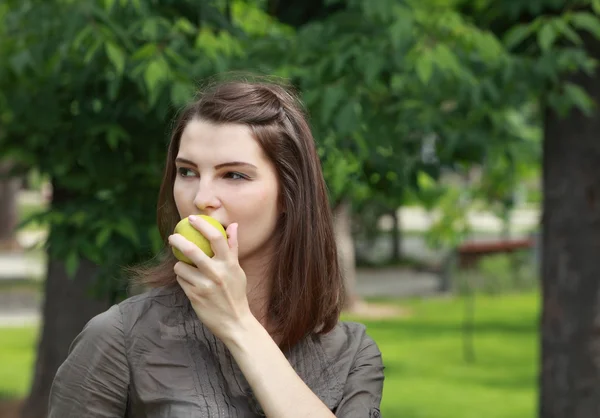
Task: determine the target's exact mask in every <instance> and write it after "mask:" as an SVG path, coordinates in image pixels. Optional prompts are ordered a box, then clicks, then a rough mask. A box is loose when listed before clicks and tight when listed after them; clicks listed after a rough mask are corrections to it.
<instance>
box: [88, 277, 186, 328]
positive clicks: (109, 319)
mask: <svg viewBox="0 0 600 418" xmlns="http://www.w3.org/2000/svg"><path fill="white" fill-rule="evenodd" d="M176 306H182V302H181V298H180V295H179V292H178V291H177V289H175V288H173V289H170V288H156V289H152V290H148V291H146V292H144V293H141V294H138V295H135V296H131V297H129V298H127V299H125V300H123V301H121V302H120V303H118V304H115V305H113V306H111V307H110V308H109V309H107V310H106V311H104V312H102V313H100V314H98V315H96V316H94V317H92V318H91V319H90V320H89V321H88V322H87V324H86V325H85V326H84V328H83V330H82V335H81V337H83V336H85V338H86V339H88V340H90V339H91V340H95V339H107V340H110V339H111V338H120V339H121V340H122V339H123V338H124V336H126V335H127V334H129V333H130V332H131V330H132V328H133V326H134V325H135V324H136V323H138V322H139V321H140V319H141V318H143V317H145V316H146V315H152V314H153V313H155V312H157V311H164V310H167V311H168V310H169V309H171V308H174V307H176Z"/></svg>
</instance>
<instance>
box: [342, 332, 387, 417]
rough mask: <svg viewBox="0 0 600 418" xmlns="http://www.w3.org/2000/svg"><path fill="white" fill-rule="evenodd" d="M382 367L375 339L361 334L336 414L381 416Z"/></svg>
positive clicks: (345, 415) (343, 415)
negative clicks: (360, 340) (359, 343)
mask: <svg viewBox="0 0 600 418" xmlns="http://www.w3.org/2000/svg"><path fill="white" fill-rule="evenodd" d="M383 370H384V366H383V360H382V356H381V351H379V348H378V347H377V344H376V343H375V341H373V340H372V339H371V338H370V337H369V336H368V335H366V334H363V338H362V342H361V345H360V348H359V350H358V353H357V354H356V357H355V360H354V364H353V365H352V367H351V369H350V373H349V375H348V378H347V380H346V384H345V386H344V391H343V395H342V399H341V401H340V404H339V405H338V407H337V408H336V411H335V416H336V417H340V418H380V417H381V412H380V410H379V408H380V403H381V396H382V392H383V380H384V375H383Z"/></svg>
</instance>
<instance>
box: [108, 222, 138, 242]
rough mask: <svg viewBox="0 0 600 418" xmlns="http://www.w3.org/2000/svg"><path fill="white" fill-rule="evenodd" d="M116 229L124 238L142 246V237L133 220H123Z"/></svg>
mask: <svg viewBox="0 0 600 418" xmlns="http://www.w3.org/2000/svg"><path fill="white" fill-rule="evenodd" d="M114 229H115V230H116V231H117V232H118V233H119V234H121V236H123V237H124V238H128V239H129V240H130V241H131V242H132V243H133V244H134V245H140V237H139V236H138V232H137V230H136V228H135V225H134V224H133V222H132V221H131V219H128V218H122V219H121V220H120V222H119V223H117V224H116V225H115V226H114Z"/></svg>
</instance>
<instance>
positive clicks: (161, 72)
mask: <svg viewBox="0 0 600 418" xmlns="http://www.w3.org/2000/svg"><path fill="white" fill-rule="evenodd" d="M168 72H169V67H168V66H167V64H166V63H165V61H164V60H163V59H157V60H155V61H152V62H151V63H150V64H149V65H148V67H146V71H145V72H144V80H145V81H146V86H147V87H148V91H149V92H150V94H155V93H156V89H157V87H158V84H159V83H160V82H161V81H162V80H164V79H166V78H167V76H168Z"/></svg>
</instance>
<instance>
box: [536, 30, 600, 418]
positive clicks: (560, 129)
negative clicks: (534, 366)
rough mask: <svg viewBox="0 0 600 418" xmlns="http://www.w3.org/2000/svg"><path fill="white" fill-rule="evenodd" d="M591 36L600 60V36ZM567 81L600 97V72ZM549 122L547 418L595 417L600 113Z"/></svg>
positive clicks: (548, 117) (599, 394) (599, 382)
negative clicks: (599, 38) (599, 37)
mask: <svg viewBox="0 0 600 418" xmlns="http://www.w3.org/2000/svg"><path fill="white" fill-rule="evenodd" d="M598 28H600V25H599V26H598ZM584 39H585V44H584V45H585V46H584V47H585V48H586V51H589V53H590V55H591V56H592V57H594V58H595V59H600V42H599V41H598V39H594V38H592V37H590V36H586V37H585V38H584ZM564 80H565V81H567V82H569V83H573V85H575V86H578V87H581V88H582V89H583V90H584V91H586V92H587V93H588V94H589V95H590V96H591V97H592V98H593V100H594V101H595V102H596V103H599V102H600V71H599V70H598V69H596V70H595V72H594V73H593V74H586V73H584V72H579V73H576V74H573V75H569V76H566V77H565V78H564ZM544 119H545V123H544V201H543V208H544V212H543V221H542V226H543V236H542V240H543V241H542V252H543V255H544V256H543V264H542V283H543V310H542V319H541V327H542V341H541V347H542V351H541V353H542V359H541V381H540V383H541V393H540V417H542V418H566V417H569V418H591V417H595V416H598V412H599V411H600V362H599V360H600V349H599V348H598V347H599V344H600V337H599V335H598V332H597V327H598V321H599V319H600V317H599V313H598V312H599V308H600V301H599V300H598V294H600V280H598V278H599V277H600V265H599V264H598V262H597V256H598V254H599V251H600V223H599V219H600V171H599V170H598V167H599V166H600V141H599V138H598V132H599V130H600V117H599V116H598V114H597V111H595V112H594V114H593V116H592V117H590V116H589V115H586V114H585V113H584V112H582V111H581V110H579V109H577V108H575V109H572V110H570V111H569V112H568V113H567V114H566V115H561V114H559V113H558V112H557V111H556V110H553V109H551V108H548V109H547V110H546V114H545V118H544Z"/></svg>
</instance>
